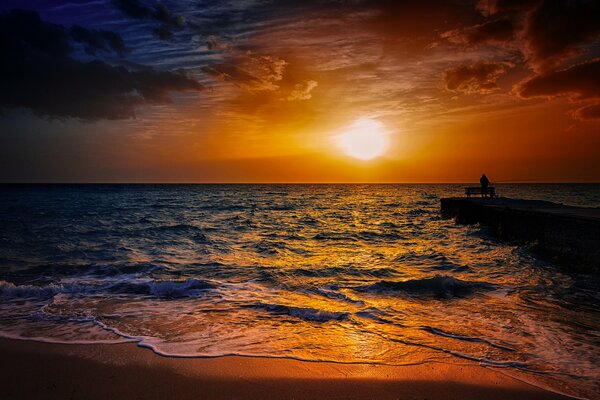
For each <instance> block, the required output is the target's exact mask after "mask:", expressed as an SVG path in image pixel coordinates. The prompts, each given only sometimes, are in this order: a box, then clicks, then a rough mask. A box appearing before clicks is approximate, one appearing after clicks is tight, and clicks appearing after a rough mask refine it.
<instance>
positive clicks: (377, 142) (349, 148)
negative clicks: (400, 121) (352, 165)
mask: <svg viewBox="0 0 600 400" xmlns="http://www.w3.org/2000/svg"><path fill="white" fill-rule="evenodd" d="M337 139H338V142H339V145H340V147H341V148H342V150H343V152H344V153H345V154H347V155H349V156H351V157H354V158H358V159H361V160H370V159H373V158H375V157H379V156H381V155H383V154H384V152H385V150H386V148H387V145H388V138H387V132H386V131H385V127H384V126H383V124H382V123H380V122H378V121H376V120H373V119H369V118H361V119H359V120H357V121H356V122H354V123H353V124H352V125H350V126H349V127H348V128H346V129H345V130H344V132H343V133H342V134H341V135H339V136H338V138H337Z"/></svg>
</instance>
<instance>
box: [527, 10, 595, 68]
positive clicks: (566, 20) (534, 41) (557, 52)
mask: <svg viewBox="0 0 600 400" xmlns="http://www.w3.org/2000/svg"><path fill="white" fill-rule="evenodd" d="M599 15H600V1H597V0H562V1H557V0H544V1H542V2H541V3H540V5H539V6H538V7H537V8H535V9H533V11H531V12H530V13H529V14H528V16H527V19H526V22H525V30H524V40H525V49H524V51H525V54H526V55H527V58H528V59H529V60H530V62H531V64H532V66H533V67H534V68H535V69H536V70H537V71H540V72H544V71H548V70H551V69H553V68H556V67H557V66H559V65H560V64H561V63H562V62H563V61H564V60H565V59H568V58H570V57H572V56H574V55H577V54H579V53H581V52H582V46H583V45H586V44H590V43H592V42H594V41H595V40H596V39H598V37H599V35H600V22H599V21H600V20H599V18H598V16H599Z"/></svg>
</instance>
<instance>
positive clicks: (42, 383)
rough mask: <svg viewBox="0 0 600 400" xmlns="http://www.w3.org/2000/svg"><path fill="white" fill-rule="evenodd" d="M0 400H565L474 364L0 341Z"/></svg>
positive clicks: (129, 344)
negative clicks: (205, 354) (166, 353)
mask: <svg viewBox="0 0 600 400" xmlns="http://www.w3.org/2000/svg"><path fill="white" fill-rule="evenodd" d="M0 357H1V359H2V362H1V364H0V365H1V367H0V369H1V371H0V398H2V399H37V398H40V399H41V398H44V399H110V400H116V399H428V400H435V399H440V400H441V399H443V400H450V399H486V400H494V399H502V400H504V399H567V398H568V397H565V396H562V395H559V394H556V393H552V392H548V391H545V390H542V389H540V388H537V387H535V386H532V385H529V384H527V383H524V382H521V381H519V380H517V379H514V378H511V377H508V376H505V375H503V374H501V373H499V372H497V371H494V370H491V369H489V368H484V367H480V366H477V365H461V366H458V365H449V364H438V363H436V364H426V365H416V366H402V367H392V366H374V365H365V364H353V365H349V364H336V363H326V362H303V361H296V360H290V359H269V358H255V357H236V356H229V357H219V358H167V357H161V356H158V355H156V354H154V353H152V352H151V351H150V350H147V349H142V348H139V347H137V346H136V345H135V344H133V343H127V344H116V345H61V344H47V343H36V342H29V341H20V340H10V339H0Z"/></svg>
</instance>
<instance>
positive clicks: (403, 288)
mask: <svg viewBox="0 0 600 400" xmlns="http://www.w3.org/2000/svg"><path fill="white" fill-rule="evenodd" d="M494 288H495V286H494V285H492V284H490V283H487V282H470V281H462V280H460V279H457V278H454V277H452V276H447V275H435V276H434V277H431V278H422V279H410V280H407V281H379V282H377V283H374V284H371V285H364V286H358V287H356V288H354V289H355V290H357V291H360V292H371V293H390V292H392V293H393V292H403V293H407V294H409V295H414V296H417V297H435V298H446V299H447V298H453V297H467V296H470V295H472V294H474V293H475V292H477V291H481V290H492V289H494Z"/></svg>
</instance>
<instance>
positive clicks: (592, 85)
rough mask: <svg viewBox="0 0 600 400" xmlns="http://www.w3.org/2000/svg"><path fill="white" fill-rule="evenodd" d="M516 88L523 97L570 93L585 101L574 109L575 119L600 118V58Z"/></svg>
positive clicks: (541, 77) (571, 95) (576, 100)
mask: <svg viewBox="0 0 600 400" xmlns="http://www.w3.org/2000/svg"><path fill="white" fill-rule="evenodd" d="M515 91H516V92H517V94H518V95H519V96H520V97H522V98H532V97H545V98H553V97H557V96H569V97H570V98H571V99H572V100H573V101H575V102H580V101H581V102H582V103H584V104H585V105H583V106H581V107H580V108H578V109H577V110H575V111H574V112H572V115H573V116H574V117H575V118H577V119H581V120H584V119H596V118H600V59H595V60H592V61H590V62H587V63H583V64H578V65H575V66H572V67H569V68H566V69H563V70H560V71H553V72H549V73H546V74H543V75H537V76H534V77H533V78H530V79H528V80H526V81H524V82H521V83H520V84H518V85H517V86H516V87H515Z"/></svg>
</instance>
